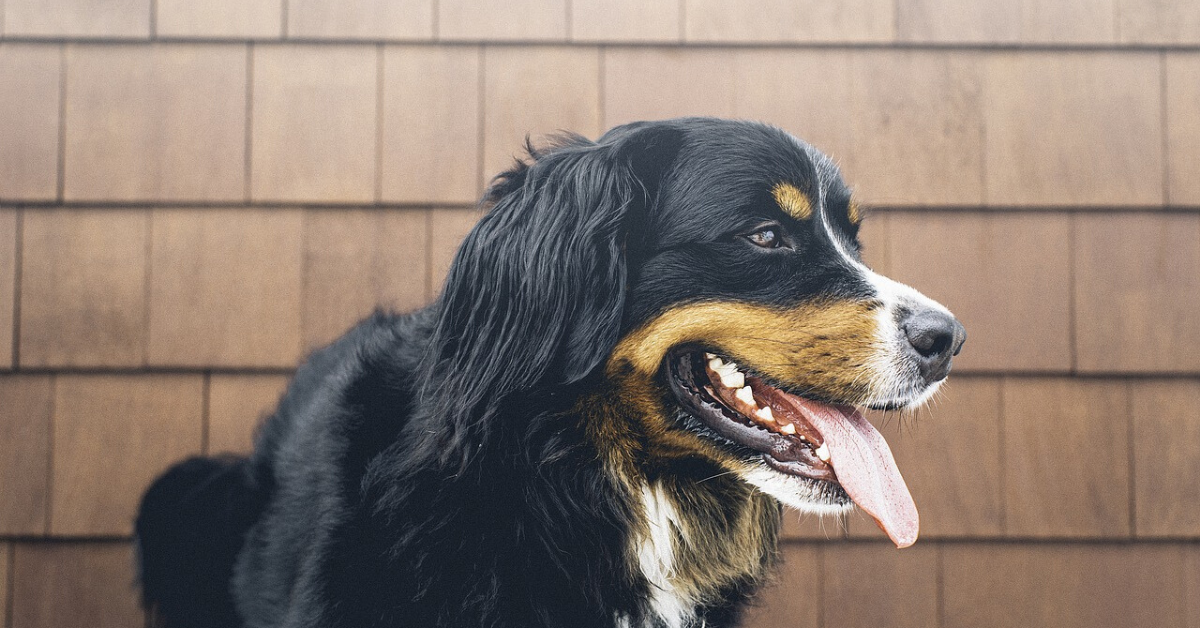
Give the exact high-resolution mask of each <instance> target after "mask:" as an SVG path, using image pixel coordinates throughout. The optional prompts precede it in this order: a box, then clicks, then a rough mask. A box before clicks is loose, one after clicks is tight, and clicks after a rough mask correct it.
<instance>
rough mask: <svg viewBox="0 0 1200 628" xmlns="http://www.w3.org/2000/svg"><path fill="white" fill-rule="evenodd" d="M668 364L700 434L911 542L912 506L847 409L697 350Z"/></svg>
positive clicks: (885, 458)
mask: <svg viewBox="0 0 1200 628" xmlns="http://www.w3.org/2000/svg"><path fill="white" fill-rule="evenodd" d="M668 364H669V366H668V380H670V385H671V388H672V390H673V391H674V393H675V396H676V397H677V398H678V399H679V400H680V402H681V404H682V405H683V407H684V409H685V410H687V411H688V413H689V414H691V415H692V416H694V417H695V418H696V419H698V420H699V421H700V422H701V423H703V424H704V425H705V426H706V427H708V428H709V429H711V430H712V431H714V432H716V433H717V434H718V435H720V436H721V437H723V438H724V439H726V440H728V441H731V442H732V443H734V444H736V445H739V446H741V447H744V448H746V449H750V450H752V451H753V452H755V453H757V454H761V459H762V461H763V462H764V463H765V464H766V465H767V466H768V467H770V468H772V469H774V470H775V471H777V472H779V473H782V474H786V475H788V476H794V477H799V478H804V479H806V480H809V481H811V482H818V483H819V482H824V483H829V484H830V485H832V486H834V487H840V489H841V490H842V491H844V492H845V494H846V495H847V496H848V497H849V498H850V499H851V500H853V501H854V503H855V504H856V505H857V506H858V507H859V508H861V509H862V510H863V511H865V512H866V513H867V514H869V515H871V517H872V518H874V519H875V522H876V523H877V524H878V525H879V527H880V528H882V529H883V531H884V532H886V533H887V535H888V536H889V537H891V539H892V541H893V542H895V543H896V545H898V546H900V547H906V546H908V545H911V544H912V543H913V542H915V541H916V537H917V530H918V527H919V522H918V517H917V510H916V505H915V504H914V503H913V500H912V496H911V495H910V494H909V492H908V487H907V485H905V483H904V478H903V477H901V475H900V471H899V469H897V468H896V462H895V460H894V458H893V457H892V452H891V450H890V449H889V448H888V445H887V441H885V440H884V438H883V436H882V435H881V434H880V433H879V432H878V431H877V430H876V429H875V428H874V426H872V425H871V423H870V422H869V421H867V419H866V418H865V417H863V415H862V413H860V412H859V411H858V410H857V409H855V408H854V407H853V406H849V405H842V404H837V403H828V402H824V401H817V400H814V399H808V398H804V397H801V396H798V395H794V394H791V393H788V392H786V391H784V390H781V389H780V388H777V387H775V386H772V385H771V384H769V383H767V381H766V380H765V379H764V378H763V377H761V376H760V375H758V374H756V373H755V372H754V371H753V370H752V369H749V368H746V367H744V366H740V365H738V364H737V363H735V362H734V361H733V360H731V359H730V358H729V357H727V356H720V355H715V354H713V353H709V352H705V351H703V350H701V349H685V350H680V351H676V352H675V353H674V354H673V355H672V358H671V359H670V360H669V362H668Z"/></svg>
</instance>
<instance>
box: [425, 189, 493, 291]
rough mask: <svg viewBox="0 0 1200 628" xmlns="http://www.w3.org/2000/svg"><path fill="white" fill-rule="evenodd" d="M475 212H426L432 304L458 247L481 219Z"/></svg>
mask: <svg viewBox="0 0 1200 628" xmlns="http://www.w3.org/2000/svg"><path fill="white" fill-rule="evenodd" d="M482 215H483V214H481V213H480V212H478V211H477V210H474V209H434V210H431V211H430V212H429V290H430V299H431V300H432V299H433V298H434V297H436V296H437V295H438V294H440V293H441V291H442V284H444V283H445V282H446V273H448V272H450V265H451V263H453V261H454V254H455V253H456V252H458V245H460V244H462V241H463V238H465V237H467V233H469V232H470V231H471V228H472V227H474V226H475V223H476V222H479V218H480V217H481V216H482Z"/></svg>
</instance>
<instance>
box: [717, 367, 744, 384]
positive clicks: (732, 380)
mask: <svg viewBox="0 0 1200 628" xmlns="http://www.w3.org/2000/svg"><path fill="white" fill-rule="evenodd" d="M721 385H722V386H724V387H726V388H741V387H742V386H745V385H746V376H745V375H743V374H742V373H741V371H734V372H733V373H731V374H729V375H726V374H724V373H722V374H721Z"/></svg>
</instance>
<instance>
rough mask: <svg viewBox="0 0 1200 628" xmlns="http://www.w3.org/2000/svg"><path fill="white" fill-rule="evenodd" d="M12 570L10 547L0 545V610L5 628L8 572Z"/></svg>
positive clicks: (6, 622)
mask: <svg viewBox="0 0 1200 628" xmlns="http://www.w3.org/2000/svg"><path fill="white" fill-rule="evenodd" d="M10 569H12V545H11V544H9V543H0V610H2V611H3V612H4V623H3V625H4V626H5V627H7V626H8V591H9V583H8V572H9V570H10Z"/></svg>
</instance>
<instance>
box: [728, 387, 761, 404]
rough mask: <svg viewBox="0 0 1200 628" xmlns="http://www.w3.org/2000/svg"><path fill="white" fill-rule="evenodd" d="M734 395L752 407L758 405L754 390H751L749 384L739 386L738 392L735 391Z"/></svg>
mask: <svg viewBox="0 0 1200 628" xmlns="http://www.w3.org/2000/svg"><path fill="white" fill-rule="evenodd" d="M733 396H734V397H737V398H738V400H739V401H741V402H742V403H744V404H746V405H748V406H750V407H751V408H757V407H758V403H757V402H755V401H754V391H753V390H750V387H749V386H743V387H741V388H739V389H738V390H737V392H735V393H733Z"/></svg>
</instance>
